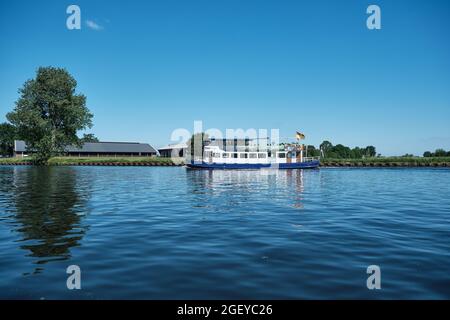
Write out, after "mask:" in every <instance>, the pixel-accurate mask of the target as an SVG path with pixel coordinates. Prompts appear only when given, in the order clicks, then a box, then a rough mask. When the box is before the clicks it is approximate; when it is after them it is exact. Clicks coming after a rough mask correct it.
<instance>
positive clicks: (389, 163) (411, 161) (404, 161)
mask: <svg viewBox="0 0 450 320" xmlns="http://www.w3.org/2000/svg"><path fill="white" fill-rule="evenodd" d="M320 162H321V165H322V166H346V167H357V166H358V167H359V166H361V167H363V166H381V167H402V166H412V167H426V166H440V167H448V166H450V157H435V158H423V157H377V158H365V159H322V160H321V161H320Z"/></svg>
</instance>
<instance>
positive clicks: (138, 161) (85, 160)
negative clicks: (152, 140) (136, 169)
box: [0, 157, 180, 166]
mask: <svg viewBox="0 0 450 320" xmlns="http://www.w3.org/2000/svg"><path fill="white" fill-rule="evenodd" d="M32 163H33V158H32V157H25V158H21V157H16V158H0V164H10V165H14V164H16V165H19V164H24V165H25V164H32ZM48 164H49V165H60V166H63V165H73V166H76V165H109V166H133V165H137V166H139V165H140V166H173V165H177V164H180V161H172V159H170V158H160V157H117V158H115V157H80V158H78V157H54V158H51V159H50V160H49V161H48Z"/></svg>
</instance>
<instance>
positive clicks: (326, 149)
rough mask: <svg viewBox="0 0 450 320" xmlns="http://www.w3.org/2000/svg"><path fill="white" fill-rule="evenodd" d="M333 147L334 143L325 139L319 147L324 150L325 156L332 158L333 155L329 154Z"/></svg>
mask: <svg viewBox="0 0 450 320" xmlns="http://www.w3.org/2000/svg"><path fill="white" fill-rule="evenodd" d="M332 148H333V144H332V143H331V142H330V141H327V140H325V141H323V142H322V143H321V144H320V146H319V149H321V150H322V151H323V154H324V157H328V158H331V156H330V155H329V154H328V153H329V152H330V151H331V149H332Z"/></svg>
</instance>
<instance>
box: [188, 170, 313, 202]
mask: <svg viewBox="0 0 450 320" xmlns="http://www.w3.org/2000/svg"><path fill="white" fill-rule="evenodd" d="M311 174H315V172H314V173H313V172H311ZM304 175H305V173H304V170H273V169H267V170H188V171H187V179H188V183H187V185H188V187H189V192H190V193H191V194H192V195H193V196H194V202H193V207H200V208H201V207H209V206H212V205H213V204H214V202H212V200H213V199H214V198H215V197H216V198H219V197H220V199H221V201H222V203H221V205H222V207H224V206H238V205H239V204H242V203H246V202H247V201H251V200H252V198H253V199H254V198H255V196H256V195H257V196H261V194H265V193H267V194H268V196H269V197H271V196H273V200H274V201H276V200H277V197H278V198H283V199H288V200H289V202H290V203H291V204H292V207H294V208H298V209H303V208H304V204H303V200H304V191H305V186H304ZM224 199H225V202H224V203H223V201H224Z"/></svg>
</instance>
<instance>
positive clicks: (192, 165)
mask: <svg viewBox="0 0 450 320" xmlns="http://www.w3.org/2000/svg"><path fill="white" fill-rule="evenodd" d="M319 165H320V161H318V160H316V161H308V162H301V163H279V164H278V169H314V168H317V167H319ZM187 167H188V168H192V169H263V168H271V165H270V164H262V163H206V162H202V163H188V164H187ZM272 168H277V166H273V167H272Z"/></svg>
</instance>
